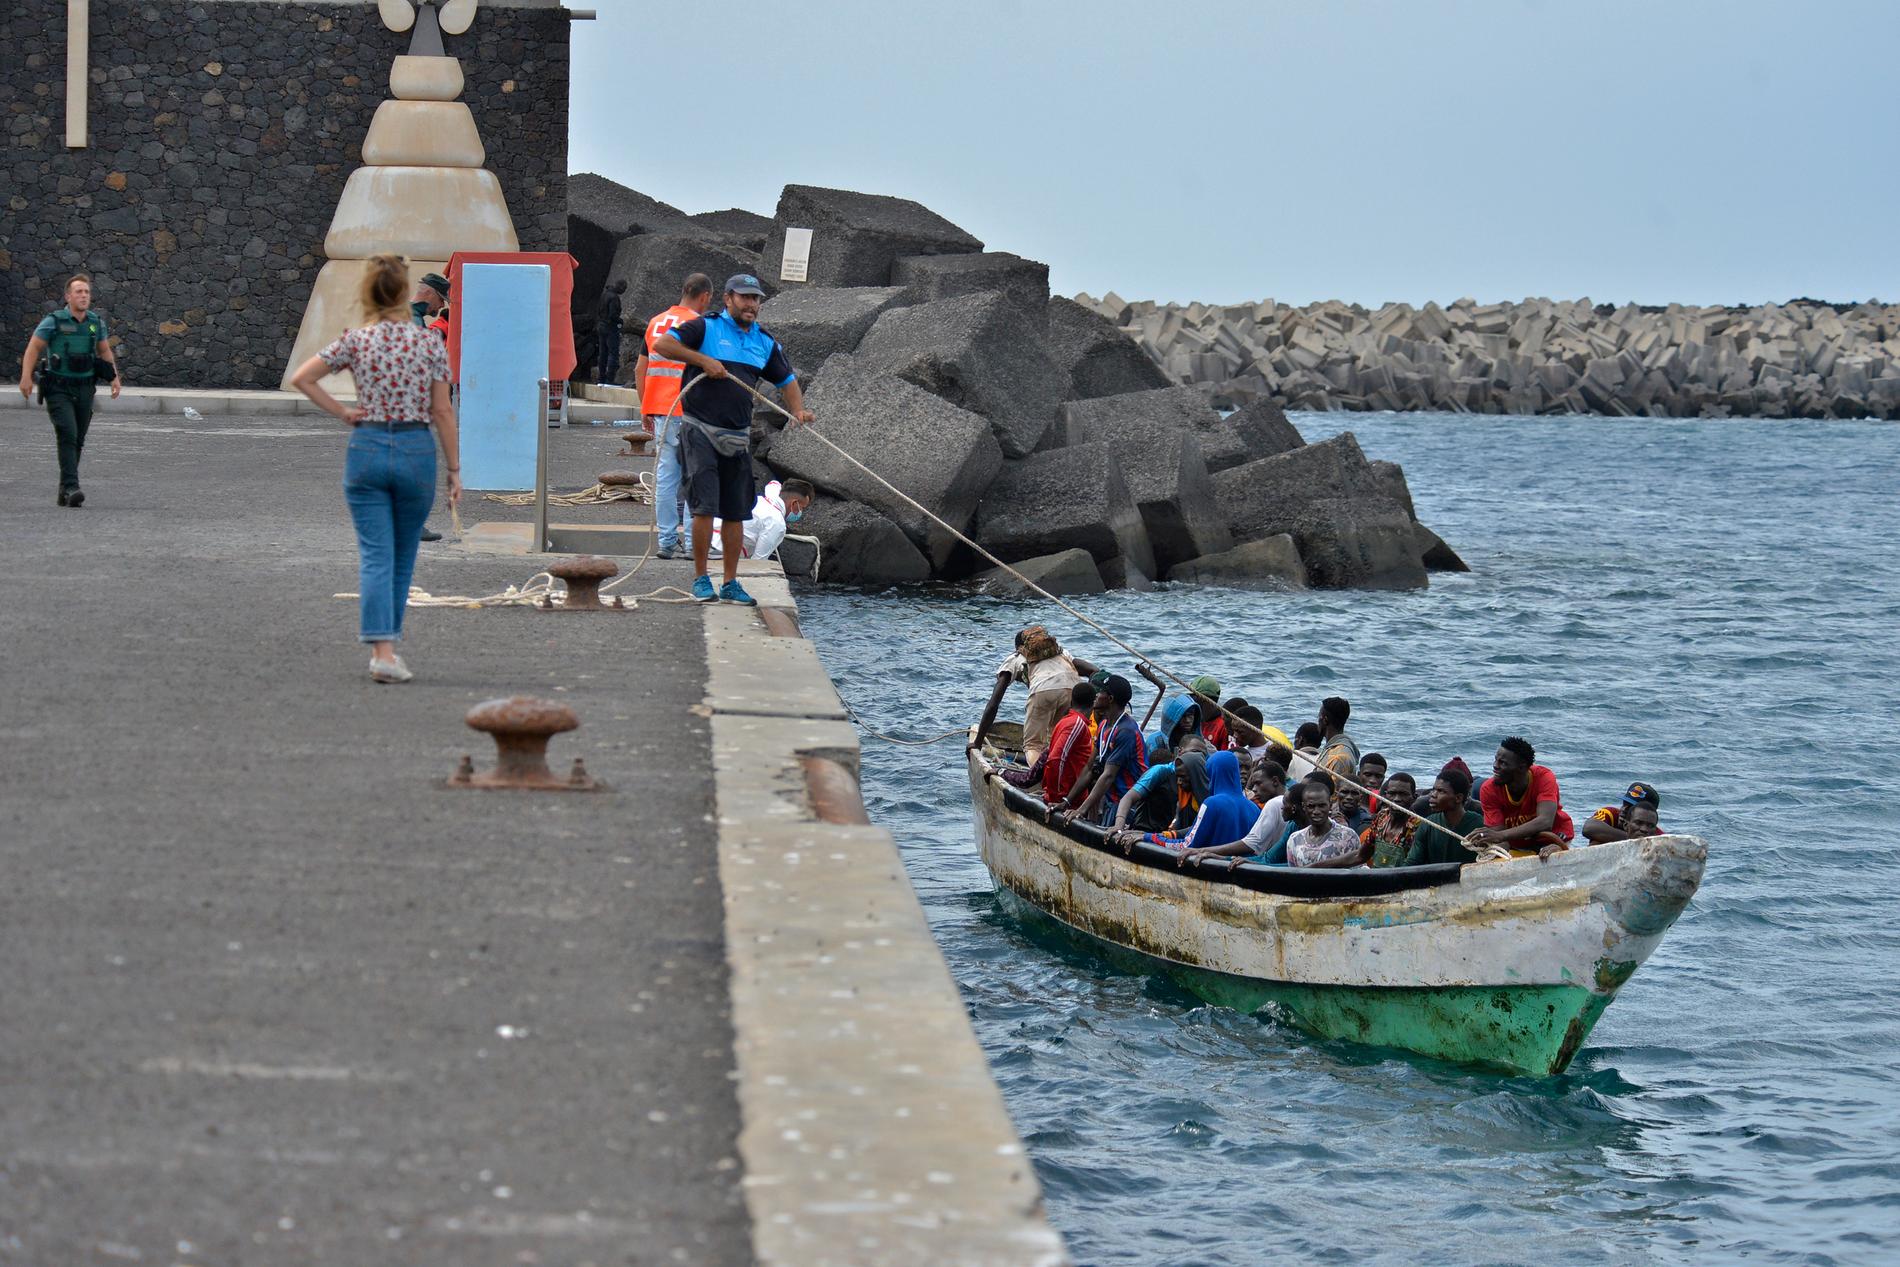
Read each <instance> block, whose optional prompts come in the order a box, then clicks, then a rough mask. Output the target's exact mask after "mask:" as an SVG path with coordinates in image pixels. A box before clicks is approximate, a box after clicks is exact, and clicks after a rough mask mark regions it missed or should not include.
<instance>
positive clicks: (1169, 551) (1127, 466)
mask: <svg viewBox="0 0 1900 1267" xmlns="http://www.w3.org/2000/svg"><path fill="white" fill-rule="evenodd" d="M1183 393H1185V395H1184V394H1183ZM1196 411H1198V412H1200V413H1205V414H1209V415H1213V416H1214V420H1215V421H1216V422H1218V421H1219V415H1215V414H1214V410H1213V408H1212V407H1211V406H1209V405H1208V403H1207V401H1206V400H1205V399H1202V398H1200V393H1199V392H1198V391H1196V390H1195V389H1194V388H1192V387H1171V388H1163V389H1162V390H1160V391H1151V392H1129V393H1127V394H1125V395H1121V396H1098V397H1096V398H1095V399H1093V400H1072V401H1070V402H1069V403H1068V404H1066V405H1063V406H1062V408H1061V410H1060V412H1059V415H1058V421H1057V423H1056V426H1055V427H1054V428H1053V430H1054V431H1055V432H1056V433H1057V434H1059V435H1060V436H1061V438H1062V439H1063V440H1064V441H1065V442H1067V443H1070V444H1075V443H1091V442H1098V443H1103V444H1106V445H1108V446H1109V447H1110V448H1111V449H1113V450H1114V451H1115V453H1116V454H1118V455H1119V456H1120V458H1121V467H1122V475H1123V477H1124V479H1125V480H1126V481H1127V483H1128V491H1129V493H1130V494H1132V495H1133V496H1134V499H1135V505H1136V506H1137V507H1138V508H1139V509H1140V510H1141V520H1142V523H1143V524H1144V525H1145V526H1146V528H1147V530H1148V540H1149V542H1150V543H1151V544H1152V545H1153V547H1154V557H1155V563H1156V565H1157V566H1158V567H1160V568H1162V569H1164V570H1165V569H1167V568H1169V567H1172V566H1173V565H1175V564H1177V563H1184V562H1186V561H1187V560H1189V559H1192V558H1196V557H1198V556H1200V555H1203V554H1218V553H1219V552H1220V551H1222V550H1225V549H1227V548H1228V547H1229V546H1231V545H1233V544H1234V540H1233V537H1232V535H1231V534H1230V533H1229V532H1228V530H1227V523H1226V520H1225V518H1224V517H1223V515H1222V512H1221V508H1220V504H1219V500H1218V498H1217V497H1216V495H1215V492H1214V481H1213V479H1212V477H1211V476H1209V474H1208V471H1207V463H1206V462H1205V460H1204V459H1203V458H1202V456H1201V443H1200V440H1199V438H1198V436H1197V435H1196V433H1195V430H1194V426H1193V422H1192V416H1193V415H1194V414H1195V413H1196Z"/></svg>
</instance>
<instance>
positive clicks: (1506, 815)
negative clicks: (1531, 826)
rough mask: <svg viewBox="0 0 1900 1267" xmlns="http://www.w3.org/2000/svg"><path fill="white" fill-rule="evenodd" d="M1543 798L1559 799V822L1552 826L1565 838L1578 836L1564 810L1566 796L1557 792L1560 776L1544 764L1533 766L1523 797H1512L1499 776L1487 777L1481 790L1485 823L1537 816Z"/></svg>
mask: <svg viewBox="0 0 1900 1267" xmlns="http://www.w3.org/2000/svg"><path fill="white" fill-rule="evenodd" d="M1540 801H1556V802H1557V823H1556V826H1555V827H1554V828H1553V829H1552V830H1554V831H1555V832H1556V833H1557V834H1558V835H1559V836H1561V837H1563V839H1565V840H1573V839H1575V838H1576V835H1577V829H1576V826H1575V825H1574V824H1573V823H1572V822H1571V821H1570V815H1568V814H1566V813H1564V808H1563V798H1562V797H1560V796H1559V795H1557V776H1556V775H1554V774H1552V773H1551V772H1550V771H1549V770H1547V769H1545V768H1544V767H1543V766H1541V765H1534V766H1532V767H1531V785H1530V786H1529V787H1527V788H1525V789H1524V797H1523V799H1522V800H1512V799H1511V795H1510V793H1508V792H1506V791H1505V790H1504V784H1502V783H1500V782H1498V780H1497V779H1496V778H1489V779H1486V780H1485V781H1484V787H1482V788H1481V789H1479V791H1478V802H1479V804H1481V805H1483V806H1484V825H1485V826H1486V827H1517V826H1519V825H1521V824H1523V823H1528V822H1530V821H1531V819H1533V818H1536V817H1537V805H1538V802H1540Z"/></svg>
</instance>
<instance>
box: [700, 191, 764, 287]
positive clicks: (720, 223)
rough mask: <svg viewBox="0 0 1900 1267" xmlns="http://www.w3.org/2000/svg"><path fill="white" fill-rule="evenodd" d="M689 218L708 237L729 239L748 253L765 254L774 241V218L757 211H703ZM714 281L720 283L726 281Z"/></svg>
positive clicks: (734, 209) (732, 208)
mask: <svg viewBox="0 0 1900 1267" xmlns="http://www.w3.org/2000/svg"><path fill="white" fill-rule="evenodd" d="M689 218H690V219H691V220H692V222H693V224H694V225H696V226H698V228H699V229H700V230H701V231H702V232H704V233H705V234H706V235H707V236H709V237H715V238H727V239H729V240H731V241H733V242H737V243H738V244H739V245H740V246H743V247H744V248H745V249H746V250H748V251H759V252H763V251H764V250H765V244H766V243H767V242H769V241H771V240H772V217H771V216H762V215H760V214H759V213H758V212H756V211H743V210H741V209H739V208H738V207H731V208H728V209H727V210H725V211H702V212H700V213H699V214H698V215H696V216H691V217H689ZM714 280H715V282H720V281H724V280H725V279H724V278H723V277H722V278H715V279H714Z"/></svg>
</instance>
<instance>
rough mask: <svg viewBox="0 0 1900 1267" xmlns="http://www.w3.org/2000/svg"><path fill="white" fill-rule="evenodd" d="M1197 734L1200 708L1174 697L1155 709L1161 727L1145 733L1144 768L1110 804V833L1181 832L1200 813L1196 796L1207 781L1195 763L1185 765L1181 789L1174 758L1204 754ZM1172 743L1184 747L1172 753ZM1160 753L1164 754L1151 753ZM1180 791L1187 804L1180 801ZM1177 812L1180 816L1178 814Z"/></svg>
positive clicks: (1203, 790) (1185, 698)
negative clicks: (1185, 781) (1158, 711)
mask: <svg viewBox="0 0 1900 1267" xmlns="http://www.w3.org/2000/svg"><path fill="white" fill-rule="evenodd" d="M1200 732H1201V710H1200V706H1199V705H1197V704H1196V703H1195V702H1194V701H1193V700H1192V699H1191V698H1189V697H1188V696H1186V695H1177V696H1174V697H1173V698H1172V699H1170V700H1168V702H1167V703H1165V704H1163V705H1162V706H1161V729H1160V730H1157V731H1153V732H1151V737H1150V738H1149V739H1148V741H1147V743H1148V751H1149V762H1148V769H1147V771H1146V772H1145V773H1144V774H1143V775H1142V776H1141V778H1139V779H1137V780H1136V781H1135V786H1134V787H1132V788H1130V789H1129V790H1128V792H1127V794H1126V795H1124V796H1123V797H1122V798H1121V801H1120V802H1119V803H1118V804H1117V805H1116V806H1115V818H1114V821H1113V822H1112V823H1110V825H1109V826H1110V830H1112V831H1133V832H1135V833H1137V834H1141V835H1145V834H1147V833H1149V832H1165V831H1167V830H1169V829H1170V828H1178V829H1179V830H1181V831H1186V830H1187V826H1188V824H1189V823H1190V822H1192V821H1193V818H1194V814H1195V813H1196V812H1197V811H1198V810H1199V809H1200V806H1201V800H1202V798H1203V797H1205V796H1206V795H1207V777H1206V775H1205V774H1204V773H1203V772H1202V768H1201V766H1200V765H1199V764H1198V761H1196V762H1191V763H1190V764H1191V765H1192V766H1193V770H1192V773H1191V776H1190V779H1189V783H1188V786H1187V788H1186V789H1183V788H1182V785H1181V783H1180V780H1179V779H1178V777H1177V764H1178V758H1179V757H1183V756H1190V755H1194V754H1204V753H1205V751H1206V749H1205V743H1204V741H1203V740H1201V738H1200ZM1157 740H1158V741H1159V742H1157ZM1177 744H1185V745H1186V748H1185V750H1184V751H1182V752H1179V753H1177V752H1176V751H1175V747H1176V745H1177ZM1161 752H1165V753H1166V754H1167V755H1165V756H1160V755H1157V754H1158V753H1161ZM1183 790H1185V791H1186V792H1187V793H1188V794H1189V797H1190V798H1191V800H1188V799H1186V798H1183V796H1182V792H1183ZM1183 808H1185V809H1186V813H1185V814H1182V812H1181V811H1182V810H1183ZM1124 843H1126V842H1124Z"/></svg>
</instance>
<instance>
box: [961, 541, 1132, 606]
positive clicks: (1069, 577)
mask: <svg viewBox="0 0 1900 1267" xmlns="http://www.w3.org/2000/svg"><path fill="white" fill-rule="evenodd" d="M1010 566H1011V567H1013V568H1015V569H1016V570H1017V571H1018V572H1020V573H1022V574H1023V575H1024V576H1026V577H1028V578H1029V579H1030V580H1032V581H1034V582H1035V583H1036V584H1037V585H1039V586H1041V587H1042V588H1043V589H1044V590H1046V591H1047V592H1049V593H1051V594H1099V593H1101V592H1102V589H1103V586H1102V574H1101V572H1100V571H1099V570H1098V569H1097V568H1096V566H1095V558H1094V556H1093V555H1091V554H1090V553H1089V552H1088V551H1087V550H1081V549H1077V550H1064V551H1062V552H1061V553H1059V554H1045V555H1041V556H1040V557H1038V558H1034V559H1023V560H1021V561H1019V562H1016V563H1012V564H1010ZM976 587H977V589H979V590H981V591H982V592H983V593H985V594H1008V595H1019V594H1027V593H1029V592H1030V590H1029V587H1028V586H1026V585H1024V584H1023V583H1022V582H1021V581H1019V580H1017V579H1016V578H1015V577H1014V576H1011V575H1010V574H1009V573H1008V572H1006V571H1004V570H1003V569H1002V568H991V569H990V570H989V571H987V572H982V573H979V574H978V575H977V577H976Z"/></svg>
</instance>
